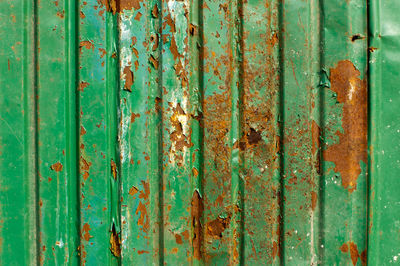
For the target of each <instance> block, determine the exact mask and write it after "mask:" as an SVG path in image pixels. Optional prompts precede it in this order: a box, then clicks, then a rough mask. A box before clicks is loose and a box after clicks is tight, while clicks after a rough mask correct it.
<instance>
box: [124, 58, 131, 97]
mask: <svg viewBox="0 0 400 266" xmlns="http://www.w3.org/2000/svg"><path fill="white" fill-rule="evenodd" d="M123 73H124V77H125V85H124V90H126V91H129V92H132V85H133V82H134V77H133V72H132V70H131V65H130V64H129V65H127V66H126V67H125V68H124V71H123Z"/></svg>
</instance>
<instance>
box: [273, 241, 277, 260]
mask: <svg viewBox="0 0 400 266" xmlns="http://www.w3.org/2000/svg"><path fill="white" fill-rule="evenodd" d="M277 254H278V244H277V243H276V241H274V242H273V243H272V257H273V258H274V259H275V258H276V255H277Z"/></svg>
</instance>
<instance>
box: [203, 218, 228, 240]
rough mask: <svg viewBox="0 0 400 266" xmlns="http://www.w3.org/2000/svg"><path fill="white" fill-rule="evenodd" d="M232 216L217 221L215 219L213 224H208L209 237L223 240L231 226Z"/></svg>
mask: <svg viewBox="0 0 400 266" xmlns="http://www.w3.org/2000/svg"><path fill="white" fill-rule="evenodd" d="M231 216H232V215H231V214H229V215H228V217H226V218H221V217H218V218H217V219H215V220H213V221H211V222H208V223H207V224H206V230H207V231H206V233H207V235H209V236H212V237H214V238H222V233H223V232H224V231H225V229H226V228H228V226H229V222H230V220H231Z"/></svg>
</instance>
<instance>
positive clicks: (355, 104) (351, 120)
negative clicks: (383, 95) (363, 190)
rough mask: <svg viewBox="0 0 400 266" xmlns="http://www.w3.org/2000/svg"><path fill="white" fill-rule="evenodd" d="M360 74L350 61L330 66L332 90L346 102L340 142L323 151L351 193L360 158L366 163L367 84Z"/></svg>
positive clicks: (354, 184)
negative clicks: (333, 66) (334, 66)
mask: <svg viewBox="0 0 400 266" xmlns="http://www.w3.org/2000/svg"><path fill="white" fill-rule="evenodd" d="M359 76H360V71H358V70H357V69H356V68H355V66H354V65H353V63H352V62H350V61H347V60H345V61H340V62H339V63H338V65H337V67H336V68H333V69H331V74H330V81H331V90H333V91H334V92H335V93H336V94H337V100H338V102H339V103H342V104H343V117H342V127H343V131H344V132H343V133H341V132H339V131H338V132H336V135H337V136H339V143H338V144H333V145H331V146H329V147H328V148H327V149H326V150H325V151H324V158H325V159H326V160H327V161H331V162H334V163H335V172H339V173H340V174H341V176H342V185H343V187H344V188H346V189H348V190H349V191H350V192H353V191H354V190H355V189H356V186H357V178H358V176H359V175H360V173H361V167H360V161H363V162H364V163H367V145H368V143H367V127H368V124H367V86H366V85H367V84H366V81H365V80H360V78H359Z"/></svg>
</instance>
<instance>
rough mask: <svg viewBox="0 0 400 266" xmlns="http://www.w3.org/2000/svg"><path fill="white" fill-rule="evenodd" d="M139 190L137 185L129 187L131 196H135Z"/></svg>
mask: <svg viewBox="0 0 400 266" xmlns="http://www.w3.org/2000/svg"><path fill="white" fill-rule="evenodd" d="M138 192H139V190H138V189H137V188H136V187H135V186H132V187H131V188H130V189H129V195H131V196H135V195H136V193H138Z"/></svg>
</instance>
